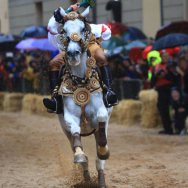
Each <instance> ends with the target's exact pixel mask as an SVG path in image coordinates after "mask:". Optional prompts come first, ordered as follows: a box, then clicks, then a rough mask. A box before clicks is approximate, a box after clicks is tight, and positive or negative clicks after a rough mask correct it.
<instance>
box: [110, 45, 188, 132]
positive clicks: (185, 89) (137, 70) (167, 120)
mask: <svg viewBox="0 0 188 188" xmlns="http://www.w3.org/2000/svg"><path fill="white" fill-rule="evenodd" d="M109 61H110V65H111V69H112V74H113V77H114V78H115V79H116V80H125V81H127V80H131V79H139V80H142V82H143V87H144V88H145V89H149V88H154V89H155V90H156V91H157V92H158V105H157V106H158V110H159V114H160V116H161V120H162V124H163V128H164V130H162V131H160V132H159V133H160V134H170V135H171V134H185V133H186V128H185V120H186V117H187V115H188V49H187V47H182V48H178V50H177V49H176V50H172V49H166V50H161V51H160V52H158V51H152V52H149V53H148V54H147V56H145V58H144V57H142V58H140V59H139V58H138V59H137V60H136V61H135V60H132V59H131V58H130V56H122V55H119V54H118V55H116V56H113V57H112V58H110V59H109ZM125 92H126V91H125ZM169 109H172V111H174V115H173V119H171V116H170V110H169ZM172 125H174V126H172ZM173 127H175V131H174V128H173Z"/></svg>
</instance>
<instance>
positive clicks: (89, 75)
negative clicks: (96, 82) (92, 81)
mask: <svg viewBox="0 0 188 188" xmlns="http://www.w3.org/2000/svg"><path fill="white" fill-rule="evenodd" d="M91 75H92V70H91V69H87V70H86V78H90V77H91Z"/></svg>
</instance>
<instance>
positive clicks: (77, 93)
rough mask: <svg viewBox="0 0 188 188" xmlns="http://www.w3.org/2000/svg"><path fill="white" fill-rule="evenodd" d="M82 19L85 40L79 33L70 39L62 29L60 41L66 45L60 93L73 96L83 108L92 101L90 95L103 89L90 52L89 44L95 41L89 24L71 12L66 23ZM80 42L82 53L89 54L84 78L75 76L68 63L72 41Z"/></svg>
mask: <svg viewBox="0 0 188 188" xmlns="http://www.w3.org/2000/svg"><path fill="white" fill-rule="evenodd" d="M75 19H80V20H82V21H83V22H84V23H85V26H86V27H85V34H84V38H85V40H83V39H82V38H81V36H80V35H79V34H78V33H72V34H71V36H70V37H67V36H66V34H65V32H64V30H63V28H62V27H61V28H59V29H60V33H61V34H60V35H59V41H60V42H61V43H63V45H64V51H65V56H64V61H65V66H66V67H65V70H64V73H63V77H62V84H61V88H60V93H61V94H62V95H63V96H73V100H74V102H75V103H76V104H78V105H79V106H81V107H84V108H85V106H86V104H87V103H88V102H89V101H90V94H91V93H93V92H101V91H102V88H101V85H100V79H99V75H98V72H97V68H96V60H95V58H94V57H92V56H91V54H90V52H89V50H88V44H89V43H90V42H91V41H92V40H93V37H94V36H93V35H92V34H91V28H90V26H89V24H87V23H86V22H85V19H84V17H82V16H81V15H80V14H77V13H76V12H70V13H69V14H67V15H66V16H65V17H64V20H65V22H66V21H68V20H75ZM71 40H72V41H74V42H79V43H80V46H81V48H82V52H87V55H88V59H87V61H86V66H87V69H86V74H85V77H84V78H80V77H78V76H75V75H73V74H72V73H71V71H70V65H69V64H68V62H67V54H66V50H67V47H68V44H69V42H70V41H71Z"/></svg>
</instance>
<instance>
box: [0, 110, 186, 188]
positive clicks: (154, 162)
mask: <svg viewBox="0 0 188 188" xmlns="http://www.w3.org/2000/svg"><path fill="white" fill-rule="evenodd" d="M83 142H84V149H85V152H86V154H87V155H88V157H89V161H90V171H91V174H92V178H93V184H92V186H90V187H93V188H94V187H96V186H95V184H96V171H95V144H94V138H93V137H89V138H84V139H83ZM109 145H110V149H111V157H110V160H109V161H108V162H107V164H106V172H105V173H106V180H107V184H108V187H109V188H187V187H188V179H187V177H188V165H187V164H188V137H178V136H159V135H157V130H156V129H154V130H144V129H141V128H139V127H138V126H134V127H129V128H127V127H123V126H121V125H116V124H111V125H110V129H109ZM74 168H75V167H73V165H72V153H71V149H70V147H69V144H68V141H67V139H66V137H65V136H64V134H63V132H62V130H61V128H60V126H59V123H58V121H57V119H56V118H47V117H40V116H37V115H25V114H21V113H0V188H68V187H80V188H82V187H84V185H83V184H82V183H80V182H79V179H75V174H74V173H73V169H74ZM77 170H78V169H77ZM77 173H78V172H77Z"/></svg>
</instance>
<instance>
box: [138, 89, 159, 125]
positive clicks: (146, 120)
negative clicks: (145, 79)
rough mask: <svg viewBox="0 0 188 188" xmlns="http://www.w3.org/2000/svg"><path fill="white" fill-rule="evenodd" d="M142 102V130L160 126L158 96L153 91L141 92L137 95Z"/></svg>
mask: <svg viewBox="0 0 188 188" xmlns="http://www.w3.org/2000/svg"><path fill="white" fill-rule="evenodd" d="M139 98H140V101H141V102H142V111H141V125H142V126H143V127H144V128H154V127H157V126H158V125H159V124H160V117H159V113H158V109H157V100H158V94H157V92H156V91H155V90H153V89H151V90H143V91H141V92H140V93H139Z"/></svg>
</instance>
